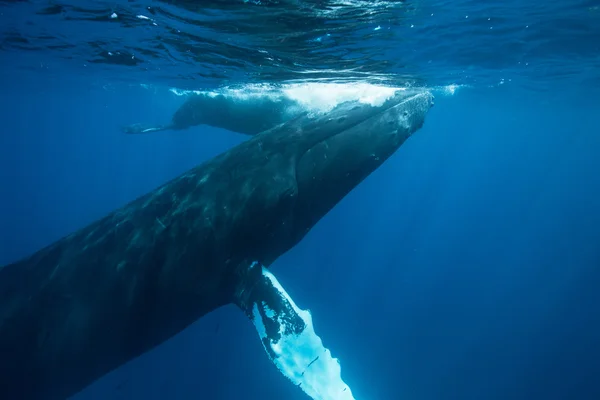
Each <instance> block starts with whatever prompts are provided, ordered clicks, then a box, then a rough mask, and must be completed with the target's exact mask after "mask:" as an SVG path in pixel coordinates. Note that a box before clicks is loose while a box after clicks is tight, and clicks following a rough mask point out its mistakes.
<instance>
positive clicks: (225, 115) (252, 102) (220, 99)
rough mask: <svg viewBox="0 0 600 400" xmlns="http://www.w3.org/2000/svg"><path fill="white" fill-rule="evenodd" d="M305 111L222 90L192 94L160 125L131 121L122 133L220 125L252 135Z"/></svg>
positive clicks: (282, 102)
mask: <svg viewBox="0 0 600 400" xmlns="http://www.w3.org/2000/svg"><path fill="white" fill-rule="evenodd" d="M304 111H305V110H304V109H303V108H302V107H300V106H299V105H298V103H297V102H295V101H293V100H291V99H289V98H286V97H274V96H252V97H250V98H239V97H235V96H231V95H226V94H222V93H210V92H202V93H197V94H192V95H190V96H189V97H188V99H187V100H186V101H185V103H183V105H182V106H181V107H179V109H178V110H177V111H176V112H175V114H173V118H172V120H171V122H170V123H167V124H162V125H148V124H142V123H138V124H132V125H127V126H125V127H123V131H124V132H125V133H151V132H159V131H166V130H183V129H187V128H189V127H192V126H196V125H209V126H213V127H216V128H224V129H227V130H229V131H232V132H237V133H242V134H244V135H256V134H258V133H260V132H264V131H266V130H268V129H271V128H273V127H275V126H277V125H279V124H282V123H284V122H285V121H289V120H290V119H292V118H295V117H297V116H299V115H300V114H302V113H303V112H304Z"/></svg>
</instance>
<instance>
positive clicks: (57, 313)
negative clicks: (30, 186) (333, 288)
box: [0, 91, 433, 400]
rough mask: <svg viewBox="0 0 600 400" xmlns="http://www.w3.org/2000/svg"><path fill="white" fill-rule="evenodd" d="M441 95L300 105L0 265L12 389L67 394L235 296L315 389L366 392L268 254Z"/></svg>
mask: <svg viewBox="0 0 600 400" xmlns="http://www.w3.org/2000/svg"><path fill="white" fill-rule="evenodd" d="M432 99H433V98H432V96H431V94H430V93H429V92H426V91H406V92H401V93H398V94H396V95H394V96H392V97H391V98H389V99H388V100H387V101H386V102H385V103H384V104H383V105H381V106H378V107H373V106H371V105H367V104H360V103H358V102H347V103H343V104H340V105H339V106H337V107H336V108H334V109H333V110H332V111H330V112H328V113H326V114H324V115H321V116H318V117H314V116H309V115H307V114H301V115H299V116H298V117H296V118H294V119H292V120H290V121H288V122H286V123H284V124H282V125H279V126H277V127H275V128H273V129H271V130H268V131H265V132H262V133H260V134H258V135H255V136H254V137H252V138H250V139H249V140H247V141H245V142H243V143H240V144H239V145H237V146H235V147H233V148H231V149H230V150H228V151H226V152H225V153H223V154H221V155H218V156H216V157H215V158H213V159H211V160H209V161H207V162H205V163H203V164H201V165H199V166H198V167H195V168H193V169H191V170H190V171H188V172H186V173H184V174H183V175H181V176H179V177H177V178H175V179H173V180H172V181H170V182H168V183H166V184H164V185H162V186H161V187H159V188H157V189H156V190H154V191H152V192H150V193H148V194H146V195H144V196H142V197H140V198H138V199H136V200H134V201H133V202H131V203H129V204H127V205H125V206H124V207H122V208H120V209H118V210H116V211H114V212H112V213H111V214H109V215H107V216H106V217H104V218H101V219H100V220H98V221H96V222H94V223H92V224H90V225H88V226H87V227H84V228H82V229H80V230H79V231H77V232H75V233H73V234H71V235H69V236H67V237H64V238H62V239H60V240H58V241H57V242H55V243H53V244H51V245H49V246H47V247H46V248H44V249H41V250H39V251H38V252H36V253H34V254H32V255H30V256H28V257H26V258H25V259H23V260H20V261H17V262H15V263H13V264H10V265H7V266H4V267H2V268H0V355H1V356H0V398H3V399H25V400H58V399H61V400H62V399H65V398H68V397H70V396H72V395H74V394H76V393H78V392H79V391H81V390H82V389H84V388H85V387H86V386H88V385H90V384H91V383H92V382H94V381H95V380H97V379H98V378H100V377H102V376H103V375H105V374H107V373H108V372H110V371H112V370H114V369H116V368H118V367H119V366H121V365H123V364H124V363H126V362H128V361H129V360H131V359H133V358H135V357H137V356H139V355H141V354H142V353H144V352H147V351H149V350H151V349H152V348H154V347H156V346H157V345H159V344H160V343H162V342H164V341H166V340H168V339H169V338H171V337H172V336H174V335H175V334H177V333H178V332H180V331H182V330H184V329H185V328H187V327H188V326H189V325H190V324H191V323H193V322H194V321H196V320H198V319H199V318H201V317H202V316H203V315H205V314H207V313H209V312H211V311H213V310H215V309H217V308H219V307H221V306H223V305H226V304H230V303H233V304H235V305H237V306H238V307H239V308H240V309H241V310H242V311H243V312H244V313H245V314H246V315H247V316H248V317H249V318H250V320H251V321H252V322H253V324H254V325H255V327H256V329H257V331H258V334H259V337H260V339H261V342H262V344H263V346H264V348H265V350H266V352H267V355H268V357H269V358H270V359H271V361H272V362H273V363H274V364H275V365H276V367H277V368H278V369H279V370H280V371H281V372H282V373H283V374H284V375H285V376H286V377H287V378H289V379H290V380H291V381H292V382H293V383H294V384H295V385H297V386H299V387H300V389H301V390H303V391H304V392H305V393H306V394H307V395H308V396H310V397H312V398H313V399H315V400H352V399H354V397H353V395H352V392H351V390H350V388H349V387H348V386H347V385H346V384H345V383H344V382H343V380H342V379H341V371H340V367H339V363H338V362H337V360H336V359H334V358H333V357H332V356H331V353H330V352H329V350H328V349H325V348H324V347H323V345H322V343H321V340H320V338H319V337H318V336H316V334H315V333H314V329H313V326H312V320H311V318H310V314H308V313H307V312H306V311H303V310H301V309H300V308H299V307H298V306H296V304H295V303H294V301H293V300H292V299H291V298H290V297H289V295H287V293H286V292H285V290H284V289H283V288H282V287H281V285H280V284H279V282H278V281H277V279H276V278H275V277H274V276H273V274H272V273H271V272H270V271H269V270H268V269H267V267H268V266H269V265H271V264H272V263H273V262H274V261H275V260H276V259H277V258H278V257H279V256H281V255H282V254H283V253H285V252H287V251H288V250H289V249H291V248H292V247H294V246H295V245H296V244H297V243H298V242H299V241H300V240H301V239H302V238H303V237H304V236H305V235H306V234H307V233H308V232H309V230H310V229H311V228H312V227H313V226H314V225H315V224H316V223H317V222H318V221H319V220H320V219H321V218H322V217H323V216H324V215H325V214H327V213H328V212H329V210H331V209H332V208H333V207H334V206H335V205H336V204H337V203H338V202H339V201H340V200H341V199H342V198H344V196H346V195H347V194H348V193H349V192H350V191H351V190H352V189H353V188H354V187H355V186H356V185H358V184H359V183H360V182H361V181H362V180H363V179H364V178H366V177H367V176H368V175H369V174H370V173H371V172H373V171H374V170H376V169H377V168H378V167H379V166H380V165H381V164H382V163H383V162H384V161H385V160H386V159H387V158H389V157H390V156H391V155H392V154H393V153H394V152H395V151H396V150H397V149H398V148H399V147H400V146H401V145H402V144H403V143H404V142H405V141H406V140H407V139H408V138H409V137H410V136H411V135H412V134H413V133H414V132H415V131H416V130H418V129H419V128H420V127H421V126H422V124H423V123H424V120H425V116H426V114H427V112H428V110H429V109H430V107H431V106H432V104H433V103H432Z"/></svg>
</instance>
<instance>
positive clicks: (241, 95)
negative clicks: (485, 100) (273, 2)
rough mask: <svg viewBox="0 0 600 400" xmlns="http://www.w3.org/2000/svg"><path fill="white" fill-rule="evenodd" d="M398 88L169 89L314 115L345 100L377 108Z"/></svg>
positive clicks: (338, 85)
mask: <svg viewBox="0 0 600 400" xmlns="http://www.w3.org/2000/svg"><path fill="white" fill-rule="evenodd" d="M402 90H406V88H400V87H389V86H384V85H374V84H371V83H365V82H351V83H322V82H304V83H286V84H282V85H270V84H250V85H243V86H236V87H223V88H220V89H216V90H209V91H206V90H193V91H190V90H180V89H175V88H172V89H170V91H171V92H172V93H174V94H176V95H178V96H185V95H190V94H207V95H209V96H219V95H223V96H226V97H231V98H233V99H239V100H241V101H248V100H252V99H261V98H269V99H271V100H273V101H288V102H292V103H294V104H296V106H297V107H300V108H301V109H303V110H304V111H308V112H310V113H314V114H322V113H326V112H329V111H331V110H332V109H333V108H335V107H336V106H337V105H339V104H341V103H344V102H347V101H358V102H360V103H363V104H370V105H372V106H374V107H378V106H380V105H382V104H383V103H384V102H385V101H386V100H387V99H389V98H390V97H392V96H394V94H396V93H397V92H398V91H402Z"/></svg>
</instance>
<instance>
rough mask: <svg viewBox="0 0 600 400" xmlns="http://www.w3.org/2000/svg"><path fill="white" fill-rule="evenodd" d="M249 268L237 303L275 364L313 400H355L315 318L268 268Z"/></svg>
mask: <svg viewBox="0 0 600 400" xmlns="http://www.w3.org/2000/svg"><path fill="white" fill-rule="evenodd" d="M250 268H251V270H250V271H249V272H248V275H247V280H246V283H247V286H246V287H245V288H244V290H242V291H241V292H240V293H239V295H238V301H237V303H238V306H239V307H240V308H241V309H242V310H243V311H244V312H245V313H246V315H247V316H248V317H249V318H250V319H251V320H252V322H253V323H254V326H255V327H256V330H257V331H258V334H259V336H260V339H261V341H262V344H263V346H264V348H265V350H266V352H267V354H268V355H269V358H270V359H271V361H272V362H273V364H275V366H276V367H277V368H278V369H279V371H281V373H282V374H283V375H285V376H286V377H287V378H288V379H289V380H291V381H292V382H293V383H294V384H295V385H297V386H299V387H300V389H302V390H303V391H304V392H305V393H306V394H307V395H309V396H310V397H311V398H312V399H314V400H354V397H353V396H352V391H351V390H350V388H349V387H348V385H346V384H345V383H344V381H343V380H342V377H341V367H340V363H339V361H338V360H337V359H336V358H333V357H332V356H331V352H330V351H329V349H326V348H325V347H323V343H322V341H321V338H320V337H319V336H317V334H316V333H315V331H314V328H313V323H312V318H311V315H310V312H308V311H305V310H301V309H300V308H298V306H296V303H294V301H293V300H292V299H291V298H290V296H289V295H288V294H287V292H286V291H285V290H284V289H283V287H282V286H281V284H280V283H279V282H278V281H277V279H276V278H275V276H274V275H273V274H272V273H271V272H269V271H268V270H267V269H266V268H265V267H263V266H262V265H260V264H259V263H256V262H255V263H253V264H252V265H251V266H250Z"/></svg>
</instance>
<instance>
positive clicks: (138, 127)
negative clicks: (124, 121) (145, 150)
mask: <svg viewBox="0 0 600 400" xmlns="http://www.w3.org/2000/svg"><path fill="white" fill-rule="evenodd" d="M122 129H123V132H125V133H131V134H138V133H151V132H160V131H167V130H170V129H173V126H172V124H169V125H148V124H131V125H126V126H124V127H123V128H122Z"/></svg>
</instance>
